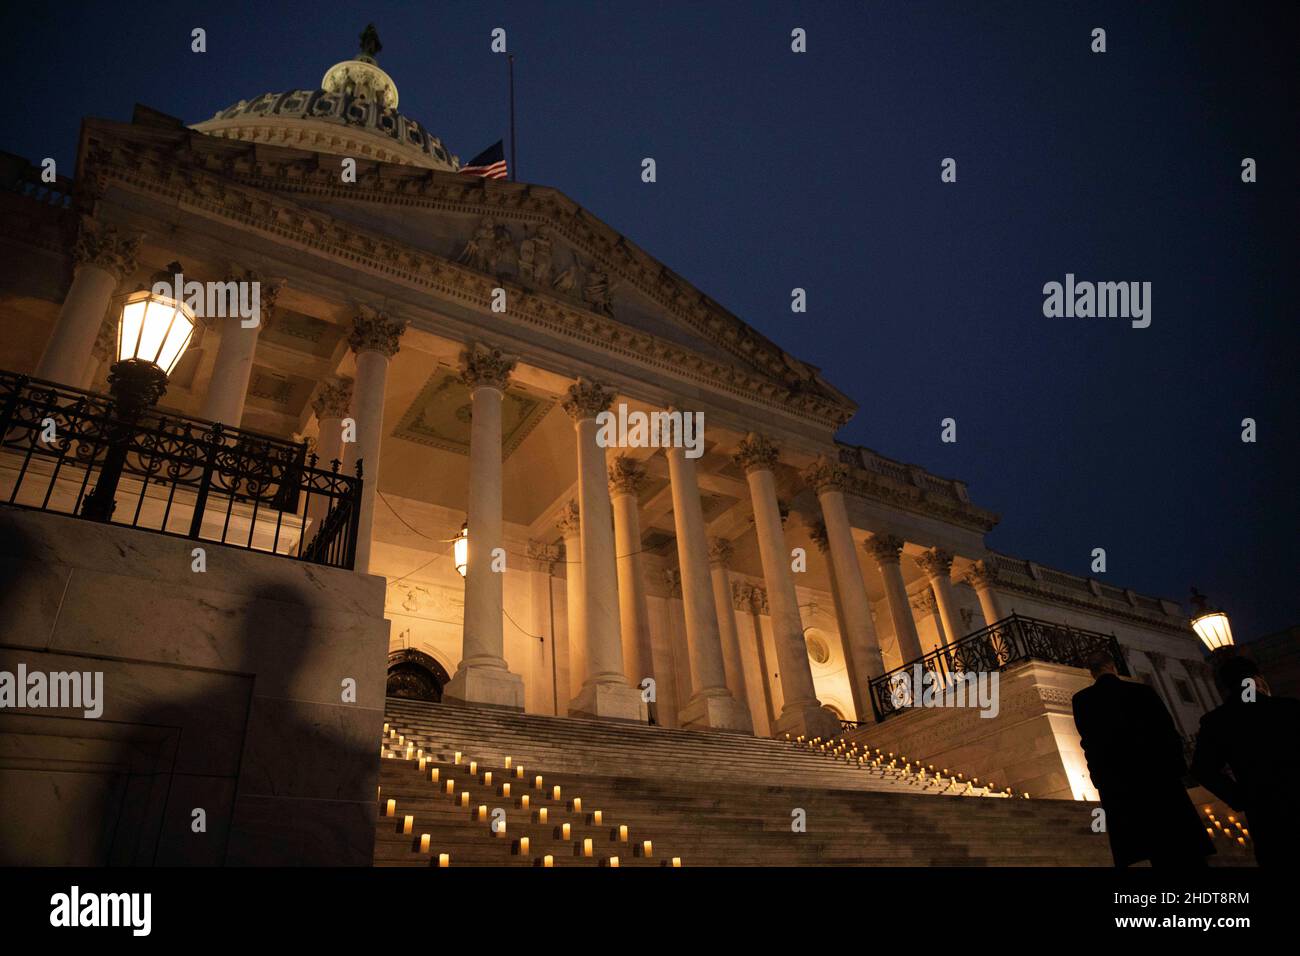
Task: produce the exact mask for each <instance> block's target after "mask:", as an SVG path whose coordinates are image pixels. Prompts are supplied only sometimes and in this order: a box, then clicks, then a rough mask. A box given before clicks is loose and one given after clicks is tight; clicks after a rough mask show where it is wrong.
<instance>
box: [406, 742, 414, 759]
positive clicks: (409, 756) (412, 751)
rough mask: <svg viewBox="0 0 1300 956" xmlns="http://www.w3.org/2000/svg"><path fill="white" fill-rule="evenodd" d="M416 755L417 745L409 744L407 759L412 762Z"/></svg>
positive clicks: (407, 746)
mask: <svg viewBox="0 0 1300 956" xmlns="http://www.w3.org/2000/svg"><path fill="white" fill-rule="evenodd" d="M414 754H415V744H407V745H406V759H407V760H410V759H411V757H412V756H414Z"/></svg>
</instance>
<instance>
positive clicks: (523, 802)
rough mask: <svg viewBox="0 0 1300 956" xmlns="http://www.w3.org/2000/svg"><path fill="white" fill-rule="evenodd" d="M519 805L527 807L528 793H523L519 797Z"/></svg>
mask: <svg viewBox="0 0 1300 956" xmlns="http://www.w3.org/2000/svg"><path fill="white" fill-rule="evenodd" d="M519 805H520V806H521V807H523V808H524V809H525V810H527V809H528V794H526V793H525V794H524V795H523V796H522V797H520V798H519Z"/></svg>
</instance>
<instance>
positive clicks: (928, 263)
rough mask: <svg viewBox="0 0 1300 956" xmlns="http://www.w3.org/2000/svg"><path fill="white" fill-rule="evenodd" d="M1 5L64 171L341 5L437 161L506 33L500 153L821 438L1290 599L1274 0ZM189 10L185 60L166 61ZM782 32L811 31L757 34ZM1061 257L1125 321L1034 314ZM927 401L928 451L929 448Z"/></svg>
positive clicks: (1147, 582)
mask: <svg viewBox="0 0 1300 956" xmlns="http://www.w3.org/2000/svg"><path fill="white" fill-rule="evenodd" d="M24 6H26V7H27V9H22V10H18V9H15V8H14V7H13V6H12V5H11V6H10V7H9V8H8V9H6V11H5V12H4V14H3V15H2V16H3V35H4V41H3V42H4V52H5V56H6V59H5V63H6V70H7V73H8V75H9V77H10V80H9V82H10V91H9V93H8V94H7V95H6V97H5V101H4V106H3V111H4V115H3V117H0V119H2V122H0V149H3V150H6V151H8V152H13V153H18V154H21V155H24V156H26V157H28V158H29V159H33V160H38V161H39V159H40V158H42V157H45V156H54V157H55V158H56V159H57V160H58V161H59V166H60V171H68V172H70V171H71V166H72V163H73V160H74V152H75V148H76V140H77V132H78V124H79V122H80V119H81V117H83V116H87V115H94V116H102V117H109V118H114V119H121V120H126V119H128V118H129V117H130V115H131V108H132V105H133V104H134V103H136V102H141V103H145V104H148V105H150V106H153V107H155V108H157V109H160V110H162V111H164V112H167V113H170V114H173V115H175V116H179V117H181V118H183V119H184V120H186V121H187V122H196V121H199V120H202V119H207V118H208V117H210V116H211V115H212V114H213V113H215V112H216V111H217V110H218V109H221V108H224V107H225V106H228V105H230V104H232V103H234V102H235V101H237V100H239V99H244V98H251V97H252V96H255V95H257V94H259V93H263V92H267V91H273V90H274V91H279V90H287V89H291V88H297V87H310V86H313V85H315V84H316V83H317V82H318V81H319V80H320V77H321V74H322V73H323V72H324V71H325V68H326V67H328V66H330V65H331V64H332V63H335V62H337V61H339V60H342V59H347V58H348V57H350V56H351V55H352V54H353V53H354V52H355V51H356V48H357V36H358V34H359V33H360V32H361V29H362V28H363V27H364V26H365V24H366V21H367V20H373V21H374V22H375V24H376V26H377V28H378V30H379V34H380V36H381V38H382V40H383V43H384V49H383V52H382V53H381V54H380V55H379V62H380V65H381V66H383V67H384V69H386V70H387V71H388V72H389V73H390V74H391V75H392V77H393V78H394V80H395V81H396V82H397V85H398V88H399V90H400V93H401V110H402V112H404V113H406V114H408V115H410V116H412V117H414V118H416V119H418V120H420V121H421V122H422V123H424V124H425V125H426V126H427V127H428V128H429V129H430V130H431V131H432V132H433V133H434V134H436V135H438V136H440V137H441V138H442V139H443V141H444V142H445V143H446V144H447V146H448V147H449V148H450V149H451V150H452V151H453V152H456V153H458V154H459V155H460V156H461V158H462V159H467V158H468V157H470V156H472V155H474V154H475V153H476V152H478V151H479V150H480V149H481V148H483V147H484V146H486V145H488V144H489V143H491V142H493V141H494V140H496V139H497V138H499V137H500V136H502V135H503V133H504V132H505V127H506V98H505V91H506V85H505V63H504V61H503V58H501V57H500V56H497V55H494V54H492V53H491V52H490V51H489V39H490V38H489V33H490V31H491V30H492V28H493V27H497V26H501V27H504V28H505V29H506V30H507V31H508V38H509V44H510V47H511V48H512V49H513V51H514V52H515V53H516V55H517V58H518V60H517V68H516V70H517V72H516V80H517V101H518V111H519V120H518V125H519V144H518V156H519V173H520V178H521V179H523V180H527V181H531V182H538V183H545V184H547V185H552V186H555V187H557V188H559V189H561V190H562V191H563V192H565V193H566V194H568V195H569V196H571V197H572V198H573V199H575V200H576V201H578V202H579V203H581V204H583V205H584V206H585V207H587V208H588V209H589V210H591V211H592V212H593V213H595V214H596V215H597V216H599V217H601V218H602V219H604V220H605V221H606V222H608V223H609V224H610V225H612V226H613V227H614V228H616V229H618V230H620V231H622V232H624V233H626V234H627V235H628V236H629V237H630V238H632V239H633V240H634V241H635V242H636V243H638V244H639V245H640V246H641V247H642V248H644V249H646V250H647V251H649V252H650V253H651V254H653V255H655V256H656V257H658V258H659V259H661V260H662V261H663V262H665V263H666V264H668V265H669V266H670V267H672V268H673V269H675V270H677V271H678V272H680V273H681V274H683V275H684V276H686V277H687V278H688V279H690V280H691V281H693V282H694V283H695V284H696V285H697V286H698V287H700V288H701V289H703V290H704V291H706V292H707V293H708V294H709V295H711V296H712V297H713V298H715V299H716V300H718V301H719V302H721V303H722V304H723V305H724V306H726V307H727V308H729V309H731V310H732V311H733V312H735V313H736V314H737V315H739V316H740V317H742V318H743V319H745V320H746V321H747V322H749V323H750V324H752V325H754V326H755V327H757V328H758V329H760V330H761V331H762V332H764V333H765V334H766V335H768V336H769V337H771V338H772V339H773V340H775V341H776V342H777V343H779V344H780V345H782V346H783V347H785V348H786V349H787V350H789V351H791V352H792V353H794V354H796V355H798V356H799V357H800V358H802V359H805V360H806V361H809V362H811V363H813V364H815V365H818V366H820V367H821V368H822V369H823V370H824V371H825V374H826V376H827V377H828V378H829V380H830V381H832V382H833V383H835V384H836V385H838V386H839V387H840V388H841V389H843V390H844V391H845V392H847V393H848V394H850V395H851V396H853V397H854V398H855V399H857V401H858V402H859V403H860V406H861V409H860V411H859V413H858V415H857V417H856V418H855V419H854V420H853V421H852V422H851V423H850V425H849V426H848V427H847V428H846V429H845V431H844V432H843V433H842V437H843V438H844V439H845V440H848V441H851V442H855V443H860V444H864V445H867V446H869V447H871V448H874V449H876V450H878V451H880V452H881V453H883V454H886V455H889V456H891V457H895V458H900V459H903V460H905V461H910V462H915V463H917V464H920V465H923V466H924V467H926V468H928V469H930V470H932V471H934V472H936V473H938V474H940V475H945V476H950V477H958V478H962V479H964V480H966V481H967V482H968V483H969V485H970V491H971V496H972V498H973V499H974V500H975V501H976V502H977V503H979V504H982V505H984V506H985V507H989V508H992V509H993V510H995V511H997V512H999V513H1001V514H1002V515H1003V520H1002V523H1001V525H1000V526H999V527H998V528H997V529H996V530H995V531H994V532H993V534H992V535H991V537H990V539H989V541H990V544H992V545H993V546H994V547H996V548H998V549H1000V550H1003V551H1006V552H1009V553H1012V554H1016V555H1020V556H1024V557H1029V558H1032V559H1034V560H1037V561H1039V562H1041V563H1043V564H1046V565H1049V566H1054V567H1059V568H1062V569H1065V570H1068V571H1072V572H1075V573H1079V574H1088V573H1089V562H1090V552H1091V550H1092V549H1093V548H1094V547H1104V548H1105V549H1106V551H1107V556H1108V564H1109V567H1108V573H1107V574H1106V575H1105V576H1104V579H1105V580H1107V581H1109V582H1111V583H1115V584H1118V585H1121V586H1129V587H1133V588H1135V589H1136V590H1139V591H1142V592H1147V593H1153V594H1158V595H1162V596H1166V597H1170V598H1173V599H1175V600H1180V601H1185V600H1186V597H1187V593H1188V587H1189V585H1191V584H1193V583H1194V584H1196V585H1198V586H1199V587H1200V588H1201V589H1202V590H1203V591H1206V592H1207V593H1209V594H1210V595H1211V597H1212V598H1213V599H1215V600H1216V601H1218V602H1220V603H1222V604H1224V605H1225V606H1226V608H1227V610H1228V611H1229V612H1230V614H1232V616H1233V620H1234V624H1235V626H1236V628H1237V631H1238V636H1239V639H1249V638H1251V637H1256V636H1259V635H1261V634H1264V633H1268V632H1270V631H1273V630H1277V629H1280V628H1283V627H1286V626H1289V625H1292V624H1296V623H1300V586H1297V581H1296V577H1297V570H1298V568H1297V564H1298V562H1297V560H1296V542H1297V540H1300V522H1298V521H1297V509H1296V504H1295V495H1296V484H1297V482H1296V470H1295V465H1294V461H1295V459H1296V457H1297V456H1295V455H1293V454H1290V452H1291V451H1292V448H1293V446H1294V445H1295V443H1296V442H1297V440H1300V434H1298V430H1297V428H1296V411H1297V407H1300V403H1298V402H1297V400H1296V399H1297V389H1296V376H1295V372H1296V356H1297V338H1298V337H1297V335H1296V331H1295V326H1296V322H1297V319H1298V316H1297V310H1296V302H1297V297H1296V277H1297V272H1298V270H1297V268H1296V266H1297V262H1298V261H1300V257H1298V256H1297V251H1298V250H1297V242H1296V236H1297V223H1300V216H1298V215H1297V214H1298V213H1300V209H1298V208H1297V200H1296V197H1297V190H1296V171H1295V163H1296V152H1295V146H1296V137H1295V131H1296V129H1297V120H1298V119H1300V117H1298V116H1297V80H1296V76H1297V71H1296V69H1295V64H1296V62H1297V57H1296V39H1295V37H1296V24H1295V23H1294V22H1293V21H1288V19H1287V18H1288V17H1289V16H1290V15H1289V14H1287V13H1285V12H1284V10H1285V8H1283V7H1280V6H1279V7H1271V6H1268V5H1259V4H1241V3H1223V4H1210V5H1203V4H1194V3H1170V2H1159V3H1142V4H1134V3H1113V4H1111V3H1105V4H1099V3H1038V2H1035V3H1021V4H1010V3H1006V4H998V3H978V4H976V3H912V2H892V3H847V2H845V3H825V4H791V3H726V4H722V3H709V2H700V0H697V2H692V3H664V2H655V3H635V4H634V3H628V2H620V0H614V2H600V3H596V2H594V0H593V2H582V3H579V2H560V3H556V2H547V3H544V4H543V3H540V2H529V3H510V4H508V3H483V4H478V3H475V4H469V3H455V4H450V3H448V4H433V3H406V4H387V3H379V2H376V0H371V2H368V3H365V4H357V3H349V4H340V3H332V2H329V0H321V2H316V3H312V4H281V3H262V4H257V5H255V6H247V7H244V6H241V5H237V4H209V3H184V2H171V3H167V4H165V5H162V4H159V5H151V4H143V3H135V4H130V5H119V4H95V5H90V4H85V5H83V4H62V5H59V6H58V7H54V6H49V5H45V4H30V5H24ZM1290 6H1294V5H1290ZM196 26H201V27H204V28H205V29H206V30H207V33H208V52H207V53H206V54H202V55H198V54H193V53H191V52H190V39H189V36H190V31H191V29H192V28H194V27H196ZM794 27H802V28H804V29H805V30H806V31H807V34H808V53H807V54H804V55H796V54H793V53H791V52H790V31H791V29H793V28H794ZM1094 27H1103V28H1105V29H1106V31H1107V46H1108V52H1106V53H1105V54H1104V55H1097V54H1093V53H1091V52H1090V50H1089V44H1090V33H1091V31H1092V29H1093V28H1094ZM645 156H652V157H654V158H655V160H656V162H657V164H658V177H659V179H658V182H657V183H655V184H653V185H646V184H643V183H642V182H641V181H640V175H639V174H640V162H641V159H642V157H645ZM1247 156H1249V157H1253V158H1254V159H1256V160H1257V162H1258V166H1259V181H1258V182H1257V183H1254V184H1251V185H1247V184H1243V183H1242V182H1241V178H1240V164H1241V161H1242V158H1243V157H1247ZM944 157H954V158H955V159H956V160H957V162H958V182H957V183H956V184H949V185H945V184H943V183H941V182H940V178H939V173H940V168H939V164H940V160H941V159H943V158H944ZM1067 272H1072V273H1074V274H1075V275H1077V276H1078V277H1079V278H1080V279H1089V280H1096V281H1104V280H1115V281H1119V280H1138V281H1149V282H1151V283H1152V286H1153V292H1152V306H1153V311H1152V324H1151V327H1150V328H1147V329H1141V330H1139V329H1133V328H1131V327H1130V326H1129V323H1128V322H1127V321H1124V320H1121V319H1095V318H1094V319H1078V318H1073V319H1071V318H1056V319H1048V318H1045V317H1044V316H1043V314H1042V303H1043V295H1042V287H1043V284H1044V283H1046V282H1049V281H1053V280H1055V281H1063V280H1064V278H1065V275H1066V273H1067ZM796 286H800V287H804V288H806V289H807V290H808V297H809V311H808V313H807V314H806V315H795V314H792V313H791V311H790V308H789V302H790V290H791V289H792V288H793V287H796ZM949 416H950V417H953V418H955V419H956V420H957V423H958V442H957V443H956V444H955V445H945V444H942V443H941V442H940V440H939V435H940V425H939V423H940V420H941V419H943V418H945V417H949ZM1248 416H1249V417H1252V418H1255V419H1257V421H1258V423H1259V426H1258V427H1259V441H1258V443H1257V444H1253V445H1251V444H1244V443H1243V442H1242V441H1241V440H1240V432H1241V426H1240V423H1241V420H1242V419H1243V418H1244V417H1248Z"/></svg>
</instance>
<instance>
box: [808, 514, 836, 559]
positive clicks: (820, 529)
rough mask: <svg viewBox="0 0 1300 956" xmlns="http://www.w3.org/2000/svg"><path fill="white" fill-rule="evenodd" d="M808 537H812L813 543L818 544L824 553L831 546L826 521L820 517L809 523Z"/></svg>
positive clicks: (819, 549)
mask: <svg viewBox="0 0 1300 956" xmlns="http://www.w3.org/2000/svg"><path fill="white" fill-rule="evenodd" d="M808 537H810V538H812V540H813V544H815V545H817V550H818V551H820V552H821V553H822V554H825V553H826V552H827V550H828V549H829V548H830V546H831V541H830V537H829V535H827V533H826V522H825V521H822V520H821V519H820V518H819V519H818V520H816V521H814V522H813V523H812V524H810V525H808Z"/></svg>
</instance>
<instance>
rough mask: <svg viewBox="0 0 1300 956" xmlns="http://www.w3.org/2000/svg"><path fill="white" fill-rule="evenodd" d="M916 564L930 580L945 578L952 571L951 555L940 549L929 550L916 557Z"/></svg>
mask: <svg viewBox="0 0 1300 956" xmlns="http://www.w3.org/2000/svg"><path fill="white" fill-rule="evenodd" d="M916 563H917V564H919V565H920V566H921V570H922V571H924V572H925V573H926V574H927V575H928V576H930V577H932V578H946V577H948V575H949V573H950V572H951V571H952V555H951V554H950V553H948V552H947V551H944V550H943V549H942V548H931V549H930V550H929V551H926V552H924V553H923V554H920V555H917V558H916Z"/></svg>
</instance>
